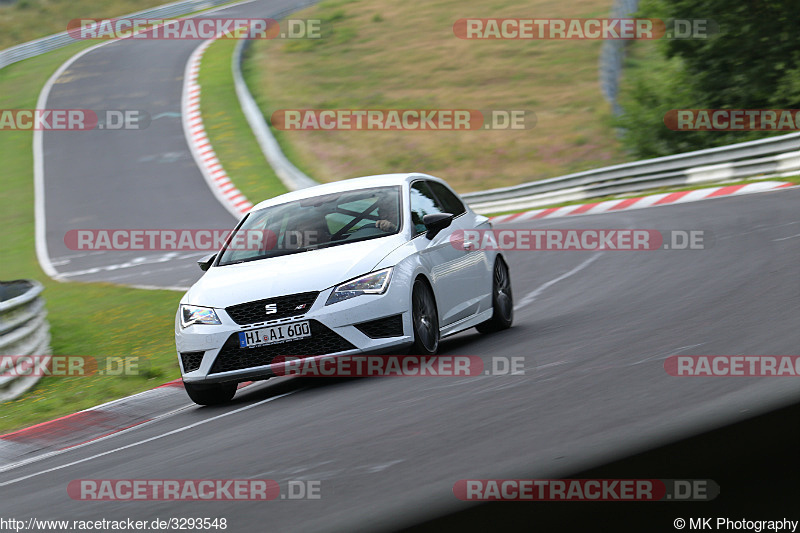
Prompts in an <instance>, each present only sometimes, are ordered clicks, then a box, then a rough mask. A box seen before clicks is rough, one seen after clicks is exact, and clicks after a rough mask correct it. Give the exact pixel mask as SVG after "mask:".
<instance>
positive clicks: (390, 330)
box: [356, 315, 403, 339]
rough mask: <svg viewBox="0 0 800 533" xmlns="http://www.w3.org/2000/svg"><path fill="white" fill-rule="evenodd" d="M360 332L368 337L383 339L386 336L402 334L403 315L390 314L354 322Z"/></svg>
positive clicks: (400, 335)
mask: <svg viewBox="0 0 800 533" xmlns="http://www.w3.org/2000/svg"><path fill="white" fill-rule="evenodd" d="M356 328H358V330H359V331H361V333H363V334H364V335H366V336H367V337H369V338H370V339H385V338H387V337H402V336H403V315H392V316H387V317H384V318H379V319H377V320H370V321H369V322H362V323H361V324H356Z"/></svg>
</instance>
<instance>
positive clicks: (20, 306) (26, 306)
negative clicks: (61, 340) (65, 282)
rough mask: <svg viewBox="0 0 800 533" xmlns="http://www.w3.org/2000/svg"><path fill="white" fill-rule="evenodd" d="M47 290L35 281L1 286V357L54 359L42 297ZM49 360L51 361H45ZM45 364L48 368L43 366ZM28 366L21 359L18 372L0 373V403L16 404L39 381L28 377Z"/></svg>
mask: <svg viewBox="0 0 800 533" xmlns="http://www.w3.org/2000/svg"><path fill="white" fill-rule="evenodd" d="M43 290H44V286H42V284H41V283H39V282H38V281H34V280H16V281H7V282H0V354H2V355H5V356H25V355H38V356H50V355H51V351H50V325H49V324H48V322H47V310H46V309H45V306H44V300H43V299H42V298H41V297H40V295H41V293H42V291H43ZM45 360H47V358H46V359H45ZM43 364H46V363H44V362H43ZM25 365H28V362H27V361H25V360H24V359H23V358H20V359H17V360H16V364H15V366H14V369H13V370H12V369H10V368H5V365H4V366H3V371H0V401H3V402H4V401H7V400H13V399H14V398H17V397H19V396H20V395H21V394H23V393H24V392H25V391H27V390H28V389H30V388H31V387H32V386H33V385H35V384H36V382H37V381H39V379H40V376H37V375H34V374H32V373H29V374H32V375H25V374H26V372H24V371H23V369H22V368H23V366H25Z"/></svg>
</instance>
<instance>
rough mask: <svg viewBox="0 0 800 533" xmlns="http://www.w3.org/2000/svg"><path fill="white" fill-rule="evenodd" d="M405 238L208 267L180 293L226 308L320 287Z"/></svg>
mask: <svg viewBox="0 0 800 533" xmlns="http://www.w3.org/2000/svg"><path fill="white" fill-rule="evenodd" d="M405 242H406V240H405V237H404V236H403V235H400V234H398V235H392V236H389V237H381V238H378V239H370V240H366V241H360V242H353V243H349V244H341V245H338V246H331V247H330V248H320V249H319V250H312V251H308V252H301V253H296V254H290V255H284V256H279V257H273V258H270V259H259V260H257V261H249V262H245V263H239V264H234V265H227V266H221V267H212V268H210V269H209V270H208V271H207V272H206V273H205V275H203V277H202V278H200V280H199V281H198V282H197V283H195V284H194V285H192V287H191V288H190V289H189V291H188V292H187V293H186V296H185V298H184V303H189V304H192V305H202V306H206V307H217V308H221V307H228V306H229V305H235V304H239V303H243V302H251V301H254V300H261V299H264V298H273V297H275V296H281V295H284V294H294V293H298V292H308V291H322V290H324V289H327V288H329V287H332V286H334V285H338V284H339V283H341V282H343V281H347V280H349V279H351V278H354V277H356V276H360V275H362V274H367V273H369V272H371V271H372V270H373V269H374V268H375V266H376V265H378V263H380V261H381V260H382V259H383V258H384V257H386V256H387V255H388V254H390V253H391V252H392V251H393V250H395V249H396V248H398V247H399V246H401V245H403V244H404V243H405Z"/></svg>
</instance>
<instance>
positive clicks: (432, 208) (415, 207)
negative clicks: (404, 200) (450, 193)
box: [410, 181, 445, 234]
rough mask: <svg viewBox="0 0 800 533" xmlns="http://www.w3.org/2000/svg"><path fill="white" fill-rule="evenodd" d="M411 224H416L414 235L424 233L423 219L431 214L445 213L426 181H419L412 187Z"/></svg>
mask: <svg viewBox="0 0 800 533" xmlns="http://www.w3.org/2000/svg"><path fill="white" fill-rule="evenodd" d="M410 193H411V194H410V196H411V198H410V204H411V223H412V224H414V233H416V234H419V233H424V232H425V224H423V223H422V217H424V216H425V215H430V214H431V213H444V212H445V211H444V209H442V207H441V205H440V204H439V202H438V201H437V200H436V197H435V196H434V195H433V193H432V192H431V190H430V189H429V188H428V185H427V183H426V182H424V181H417V182H415V183H413V184H412V185H411V191H410Z"/></svg>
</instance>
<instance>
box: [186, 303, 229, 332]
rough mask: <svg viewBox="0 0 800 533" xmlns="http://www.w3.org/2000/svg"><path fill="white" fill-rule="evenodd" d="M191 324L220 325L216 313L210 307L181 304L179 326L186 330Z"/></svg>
mask: <svg viewBox="0 0 800 533" xmlns="http://www.w3.org/2000/svg"><path fill="white" fill-rule="evenodd" d="M193 324H222V322H220V321H219V317H218V316H217V313H216V311H214V310H213V309H211V308H210V307H199V306H197V305H186V304H181V326H183V327H185V328H187V327H189V326H191V325H193Z"/></svg>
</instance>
